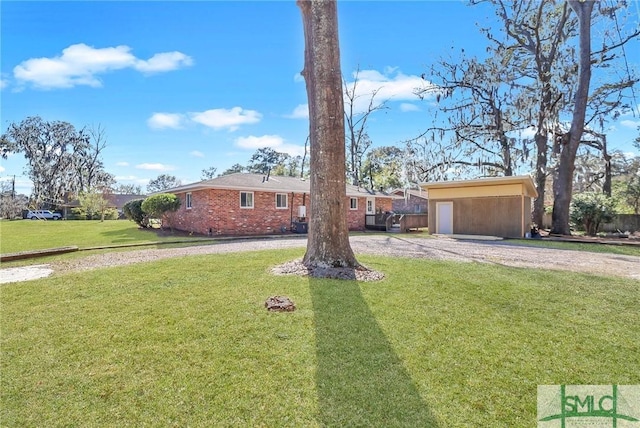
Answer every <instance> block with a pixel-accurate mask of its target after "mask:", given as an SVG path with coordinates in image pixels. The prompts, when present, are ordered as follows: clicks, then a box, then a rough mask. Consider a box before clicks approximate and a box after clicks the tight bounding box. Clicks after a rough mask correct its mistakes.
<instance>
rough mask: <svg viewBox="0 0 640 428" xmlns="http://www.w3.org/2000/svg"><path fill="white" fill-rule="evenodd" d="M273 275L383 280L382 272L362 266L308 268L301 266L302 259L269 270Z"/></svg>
mask: <svg viewBox="0 0 640 428" xmlns="http://www.w3.org/2000/svg"><path fill="white" fill-rule="evenodd" d="M271 272H272V273H274V274H275V275H299V276H310V277H312V278H330V279H355V280H357V281H379V280H381V279H383V278H384V274H383V273H382V272H377V271H374V270H371V269H368V268H366V267H364V266H360V267H357V268H336V267H331V266H322V267H314V268H308V267H307V266H305V265H304V264H302V259H298V260H293V261H290V262H287V263H284V264H281V265H279V266H276V267H274V268H272V269H271Z"/></svg>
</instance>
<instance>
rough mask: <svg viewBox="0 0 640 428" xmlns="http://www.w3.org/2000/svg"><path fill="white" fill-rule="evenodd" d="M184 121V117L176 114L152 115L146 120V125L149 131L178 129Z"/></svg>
mask: <svg viewBox="0 0 640 428" xmlns="http://www.w3.org/2000/svg"><path fill="white" fill-rule="evenodd" d="M184 120H185V117H184V115H181V114H178V113H153V114H152V115H151V117H150V118H149V119H147V125H148V126H149V128H151V129H165V128H170V129H180V128H182V123H183V122H184Z"/></svg>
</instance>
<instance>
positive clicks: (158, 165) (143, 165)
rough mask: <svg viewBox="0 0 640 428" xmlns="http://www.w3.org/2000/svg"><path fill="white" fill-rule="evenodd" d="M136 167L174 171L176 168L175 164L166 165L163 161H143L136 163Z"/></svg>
mask: <svg viewBox="0 0 640 428" xmlns="http://www.w3.org/2000/svg"><path fill="white" fill-rule="evenodd" d="M136 168H138V169H145V170H149V171H173V170H174V169H175V167H174V166H171V165H165V164H162V163H141V164H138V165H136Z"/></svg>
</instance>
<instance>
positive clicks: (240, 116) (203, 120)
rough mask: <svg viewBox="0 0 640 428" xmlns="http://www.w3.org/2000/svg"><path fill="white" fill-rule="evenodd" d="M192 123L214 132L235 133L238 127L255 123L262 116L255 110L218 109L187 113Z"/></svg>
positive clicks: (238, 108) (237, 108)
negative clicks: (225, 131)
mask: <svg viewBox="0 0 640 428" xmlns="http://www.w3.org/2000/svg"><path fill="white" fill-rule="evenodd" d="M189 117H190V119H191V120H192V121H194V122H196V123H199V124H201V125H204V126H207V127H209V128H213V129H215V130H219V129H228V130H229V131H235V130H236V129H238V128H239V127H240V125H247V124H251V123H257V122H259V121H260V119H261V118H262V115H261V114H260V113H258V112H257V111H255V110H245V109H243V108H242V107H233V108H232V109H230V110H227V109H223V108H219V109H212V110H207V111H203V112H193V113H189Z"/></svg>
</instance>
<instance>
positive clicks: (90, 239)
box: [0, 220, 202, 254]
mask: <svg viewBox="0 0 640 428" xmlns="http://www.w3.org/2000/svg"><path fill="white" fill-rule="evenodd" d="M187 238H189V237H185V236H178V235H177V234H176V235H174V236H172V235H171V234H170V233H165V234H164V235H163V236H158V233H157V230H156V229H147V230H144V229H139V228H138V226H137V225H136V224H135V223H134V222H132V221H128V220H108V221H104V222H100V221H99V220H87V221H84V220H83V221H73V220H69V221H36V220H14V221H6V220H5V221H0V253H1V254H7V253H17V252H19V251H26V250H42V249H46V248H56V247H66V246H72V245H75V246H78V247H80V248H87V247H93V246H100V245H122V244H143V243H151V242H162V241H173V240H176V239H180V240H184V239H187ZM189 239H194V240H197V239H202V238H196V237H193V238H189Z"/></svg>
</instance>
